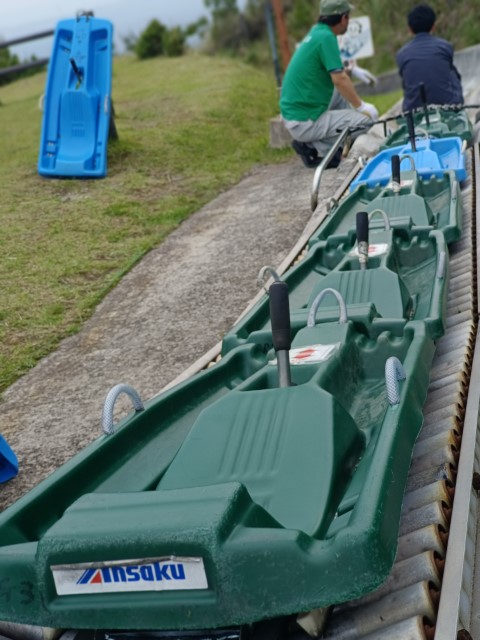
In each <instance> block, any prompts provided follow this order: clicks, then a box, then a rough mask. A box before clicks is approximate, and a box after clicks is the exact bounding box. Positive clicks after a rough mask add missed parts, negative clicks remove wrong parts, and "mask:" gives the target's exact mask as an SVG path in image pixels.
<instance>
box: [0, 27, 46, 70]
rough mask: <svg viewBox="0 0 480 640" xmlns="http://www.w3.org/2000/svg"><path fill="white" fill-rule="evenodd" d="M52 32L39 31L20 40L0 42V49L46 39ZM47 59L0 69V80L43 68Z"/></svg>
mask: <svg viewBox="0 0 480 640" xmlns="http://www.w3.org/2000/svg"><path fill="white" fill-rule="evenodd" d="M53 34H54V30H53V29H49V30H48V31H40V32H39V33H34V34H32V35H29V36H22V37H21V38H14V39H13V40H4V41H2V42H0V49H6V48H7V47H12V46H13V45H16V44H22V43H23V42H30V41H32V40H39V39H40V38H47V37H48V36H53ZM48 61H49V58H41V59H39V60H31V61H30V62H23V63H21V64H17V65H14V66H12V67H5V68H3V69H0V78H1V77H3V76H8V75H10V74H14V73H20V72H21V71H27V70H28V69H34V68H36V67H43V66H44V65H46V64H48Z"/></svg>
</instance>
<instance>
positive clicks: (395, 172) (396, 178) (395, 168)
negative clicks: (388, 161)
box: [392, 155, 400, 184]
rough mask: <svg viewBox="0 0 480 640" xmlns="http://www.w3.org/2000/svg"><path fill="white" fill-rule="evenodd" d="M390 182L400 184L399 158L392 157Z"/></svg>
mask: <svg viewBox="0 0 480 640" xmlns="http://www.w3.org/2000/svg"><path fill="white" fill-rule="evenodd" d="M392 182H396V183H397V184H400V156H397V155H394V156H392Z"/></svg>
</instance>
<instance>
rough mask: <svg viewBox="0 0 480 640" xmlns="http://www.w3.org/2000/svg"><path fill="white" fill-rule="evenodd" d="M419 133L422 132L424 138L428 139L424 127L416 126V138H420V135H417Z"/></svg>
mask: <svg viewBox="0 0 480 640" xmlns="http://www.w3.org/2000/svg"><path fill="white" fill-rule="evenodd" d="M419 133H421V134H423V137H424V138H426V139H427V140H429V139H430V136H429V134H428V131H427V130H426V129H424V128H423V127H417V129H416V131H415V137H416V138H420V136H419V135H418V134H419Z"/></svg>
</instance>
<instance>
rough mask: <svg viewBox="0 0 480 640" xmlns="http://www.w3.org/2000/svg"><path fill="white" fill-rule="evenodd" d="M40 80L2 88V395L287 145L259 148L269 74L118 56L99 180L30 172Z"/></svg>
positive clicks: (191, 59) (272, 103) (270, 102)
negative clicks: (110, 138)
mask: <svg viewBox="0 0 480 640" xmlns="http://www.w3.org/2000/svg"><path fill="white" fill-rule="evenodd" d="M44 85H45V74H39V75H35V76H32V77H30V78H27V79H25V80H23V81H19V82H16V83H13V84H11V85H7V86H4V87H2V88H1V89H0V102H1V106H0V132H1V139H2V145H0V182H1V184H2V185H3V189H2V199H1V202H0V280H1V282H2V305H1V306H0V391H2V390H4V389H5V388H6V387H7V386H8V385H10V384H11V383H12V382H13V381H14V380H16V379H17V378H18V377H19V376H20V375H22V374H23V373H25V372H26V371H27V370H28V369H29V368H30V367H32V366H34V365H35V363H36V362H37V361H38V360H39V359H40V358H41V357H43V356H45V355H46V354H48V353H49V352H50V351H52V350H53V349H54V348H55V346H56V345H57V344H58V342H59V341H60V340H61V339H62V338H64V337H66V336H68V335H71V334H72V333H74V332H76V331H78V329H79V328H80V327H81V325H82V323H83V322H84V321H85V320H86V319H87V318H88V317H89V316H90V315H91V313H92V311H93V309H94V308H95V306H96V304H98V302H99V301H100V300H101V299H102V298H103V297H104V296H105V294H106V293H107V292H108V291H109V290H110V289H111V288H112V287H113V286H114V285H115V284H116V283H117V282H118V281H119V280H120V278H121V277H122V276H123V275H124V274H125V273H126V272H127V271H128V270H129V269H131V267H132V266H133V265H134V264H135V263H136V262H137V261H138V260H139V259H140V258H141V257H142V256H143V255H145V253H146V252H148V251H149V250H150V249H152V248H153V247H155V246H157V245H158V244H159V243H160V242H161V241H162V240H163V239H164V238H165V236H166V235H167V234H168V233H170V232H171V231H172V230H173V229H174V228H175V227H176V226H177V225H178V224H179V223H180V222H181V221H182V220H184V219H185V218H186V217H187V216H189V215H190V214H191V213H193V212H194V211H196V210H198V209H199V208H200V207H201V206H202V205H204V204H205V203H207V202H209V201H210V200H212V199H213V198H214V197H215V196H216V195H218V194H219V193H220V192H221V191H223V190H225V189H227V188H228V187H230V186H231V185H233V184H235V183H236V182H238V180H239V179H240V178H241V177H242V176H243V175H245V173H247V172H248V171H249V170H251V168H252V167H253V166H254V165H256V164H259V163H276V162H281V161H283V160H285V159H286V158H288V157H290V156H291V153H292V152H291V150H288V149H287V150H281V151H279V150H273V149H271V148H269V146H268V124H269V119H270V118H271V117H272V116H274V115H276V114H277V113H278V105H277V101H278V93H277V89H276V86H275V79H274V77H273V72H271V71H270V72H266V71H260V70H256V69H254V68H252V67H251V66H246V65H245V64H243V63H241V62H238V61H236V60H232V59H230V58H221V57H215V58H210V57H205V56H201V55H188V56H185V57H182V58H177V59H168V58H167V59H163V58H156V59H152V60H147V61H143V62H140V61H138V60H136V59H135V58H133V57H121V58H115V60H114V75H113V100H114V106H115V113H116V117H115V121H116V125H117V129H118V133H119V140H118V141H117V142H114V143H113V142H111V143H110V144H109V150H108V165H109V166H108V175H107V177H106V178H105V179H103V180H58V179H45V178H41V177H40V176H39V175H38V173H37V166H36V165H37V159H38V146H39V140H40V126H41V113H40V111H39V110H38V100H39V97H40V95H41V94H42V93H43V91H44ZM375 102H376V100H375ZM376 103H377V102H376ZM377 104H378V103H377ZM382 110H384V108H383V107H382Z"/></svg>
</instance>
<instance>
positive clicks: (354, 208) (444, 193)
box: [308, 165, 462, 247]
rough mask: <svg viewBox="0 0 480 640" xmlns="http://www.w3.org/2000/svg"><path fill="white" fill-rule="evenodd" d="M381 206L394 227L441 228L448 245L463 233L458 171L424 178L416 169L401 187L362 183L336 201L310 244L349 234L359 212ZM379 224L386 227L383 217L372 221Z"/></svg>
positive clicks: (403, 174) (404, 176)
mask: <svg viewBox="0 0 480 640" xmlns="http://www.w3.org/2000/svg"><path fill="white" fill-rule="evenodd" d="M402 168H403V165H402ZM377 209H378V210H379V211H381V212H385V214H386V215H387V216H388V218H389V221H390V225H391V226H392V227H393V228H403V229H406V230H409V229H412V228H416V229H419V230H420V229H425V228H428V229H438V230H440V231H442V233H443V234H444V236H445V240H446V242H447V244H450V243H451V242H454V241H456V240H458V239H459V238H460V235H461V231H462V199H461V193H460V188H459V185H458V181H457V180H456V178H455V173H454V172H453V171H446V172H445V173H444V174H443V176H440V177H431V178H429V179H422V178H419V177H418V174H417V173H416V172H415V171H402V172H401V185H400V189H399V190H396V189H395V188H394V186H393V185H392V184H391V183H389V184H388V185H386V186H385V187H382V186H375V187H369V186H367V185H365V184H361V185H359V186H358V187H357V189H356V190H355V191H354V192H353V193H351V194H350V195H349V196H347V197H346V198H345V199H344V200H342V201H341V202H340V203H338V202H335V201H333V202H332V203H331V204H330V211H329V214H328V216H327V217H326V219H325V220H324V222H323V223H322V224H321V225H320V227H319V229H318V230H317V231H316V232H315V233H314V234H313V235H312V236H311V238H310V240H309V241H308V244H309V246H310V247H311V246H313V245H314V244H315V243H316V242H318V241H319V240H326V239H327V238H328V237H329V236H330V235H342V234H345V233H348V231H349V229H353V228H354V227H355V216H356V214H357V213H358V212H359V211H367V212H369V213H371V212H373V211H376V210H377ZM375 226H377V227H378V226H380V227H382V226H383V221H382V219H381V217H380V216H377V217H376V218H375V219H373V220H372V228H375Z"/></svg>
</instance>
